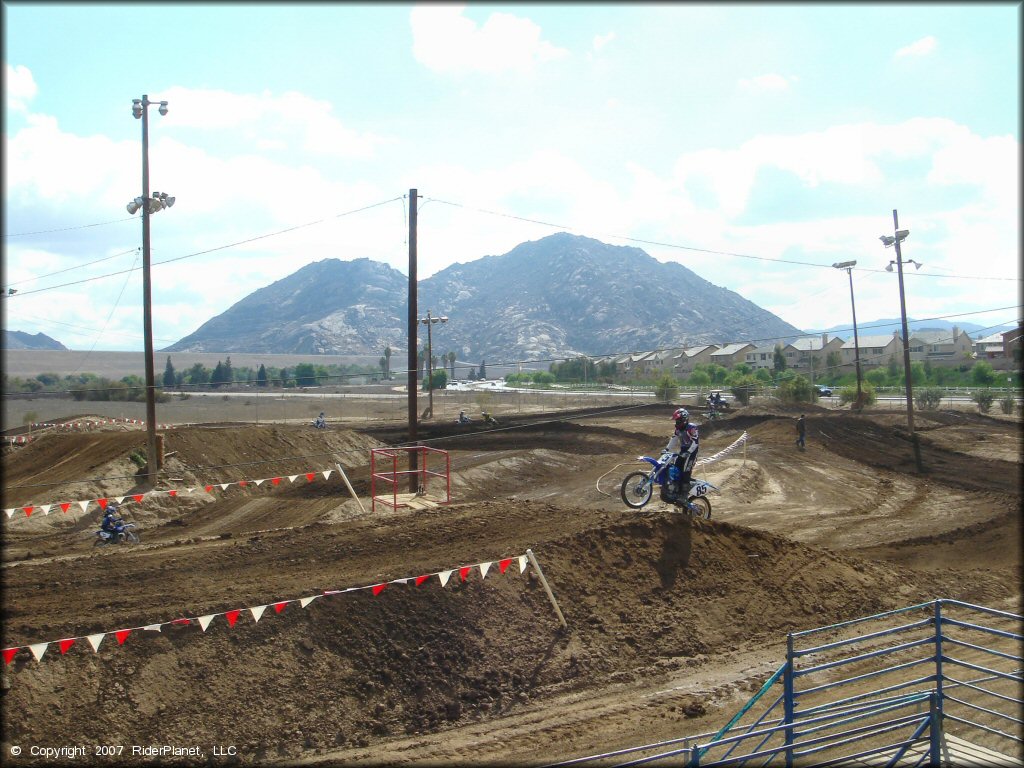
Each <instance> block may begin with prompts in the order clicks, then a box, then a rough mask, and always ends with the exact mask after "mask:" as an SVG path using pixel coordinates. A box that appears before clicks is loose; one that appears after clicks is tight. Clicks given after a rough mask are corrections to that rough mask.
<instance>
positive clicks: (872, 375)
mask: <svg viewBox="0 0 1024 768" xmlns="http://www.w3.org/2000/svg"><path fill="white" fill-rule="evenodd" d="M864 379H865V381H868V382H870V383H871V385H872V386H875V387H885V386H888V384H889V374H888V372H887V371H886V370H885V369H884V368H872V369H871V370H870V371H868V372H867V373H865V374H864Z"/></svg>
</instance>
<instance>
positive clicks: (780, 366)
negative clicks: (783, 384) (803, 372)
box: [772, 344, 786, 374]
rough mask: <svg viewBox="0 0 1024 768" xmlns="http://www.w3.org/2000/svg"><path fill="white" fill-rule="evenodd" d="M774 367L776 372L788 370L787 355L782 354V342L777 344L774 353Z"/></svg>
mask: <svg viewBox="0 0 1024 768" xmlns="http://www.w3.org/2000/svg"><path fill="white" fill-rule="evenodd" d="M772 368H774V369H775V373H776V374H779V373H782V372H783V371H784V370H786V356H785V355H784V354H782V345H781V344H776V345H775V351H774V352H773V353H772Z"/></svg>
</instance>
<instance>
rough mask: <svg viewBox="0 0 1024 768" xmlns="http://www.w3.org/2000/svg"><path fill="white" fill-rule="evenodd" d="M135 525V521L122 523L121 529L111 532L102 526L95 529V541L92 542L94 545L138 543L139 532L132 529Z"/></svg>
mask: <svg viewBox="0 0 1024 768" xmlns="http://www.w3.org/2000/svg"><path fill="white" fill-rule="evenodd" d="M134 527H135V523H124V524H123V525H122V526H121V529H120V530H118V531H114V532H113V533H111V532H110V531H104V530H103V529H102V528H101V529H100V530H98V531H96V541H94V542H93V546H94V547H102V546H105V545H107V544H138V543H139V534H137V533H136V532H135V531H133V530H132V529H133V528H134Z"/></svg>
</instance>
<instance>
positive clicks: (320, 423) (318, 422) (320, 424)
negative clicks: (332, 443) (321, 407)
mask: <svg viewBox="0 0 1024 768" xmlns="http://www.w3.org/2000/svg"><path fill="white" fill-rule="evenodd" d="M313 426H314V427H316V428H317V429H327V419H325V418H324V414H323V412H321V413H320V415H319V416H317V417H316V418H315V419H313Z"/></svg>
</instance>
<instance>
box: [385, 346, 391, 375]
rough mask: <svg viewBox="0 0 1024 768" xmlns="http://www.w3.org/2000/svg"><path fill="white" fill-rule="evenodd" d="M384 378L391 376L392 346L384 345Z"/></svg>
mask: <svg viewBox="0 0 1024 768" xmlns="http://www.w3.org/2000/svg"><path fill="white" fill-rule="evenodd" d="M384 378H385V379H390V378H391V347H388V346H385V347H384Z"/></svg>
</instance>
